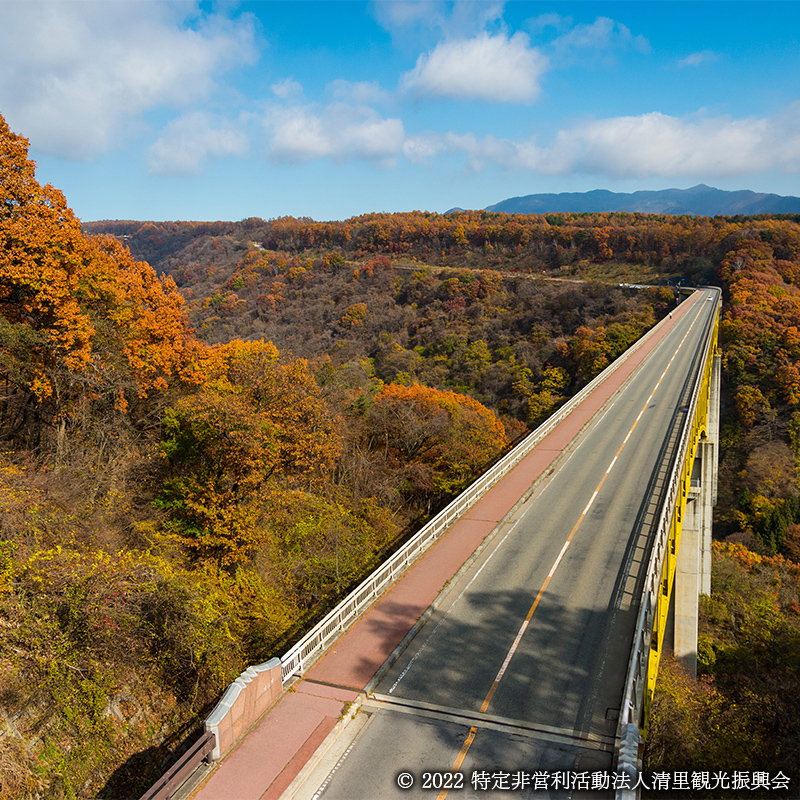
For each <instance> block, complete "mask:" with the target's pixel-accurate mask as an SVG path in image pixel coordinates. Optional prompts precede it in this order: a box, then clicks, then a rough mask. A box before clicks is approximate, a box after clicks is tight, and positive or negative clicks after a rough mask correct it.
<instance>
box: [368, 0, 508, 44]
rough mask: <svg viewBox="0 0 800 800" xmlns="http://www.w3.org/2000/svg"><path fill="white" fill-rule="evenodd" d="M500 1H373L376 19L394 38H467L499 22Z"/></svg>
mask: <svg viewBox="0 0 800 800" xmlns="http://www.w3.org/2000/svg"><path fill="white" fill-rule="evenodd" d="M504 6H505V2H503V0H454V2H445V1H444V0H374V1H373V3H372V9H373V14H374V16H375V19H376V20H377V21H378V23H379V24H380V25H382V26H383V27H384V28H385V29H386V30H387V31H389V32H390V33H391V34H392V35H393V36H397V35H409V34H414V35H416V36H422V37H423V38H427V35H429V34H430V33H431V32H436V35H438V36H442V35H444V36H447V37H450V38H462V39H466V38H469V37H471V36H474V35H475V34H476V33H479V32H480V31H482V30H484V29H485V28H486V27H487V26H489V25H492V24H494V23H497V22H498V21H500V20H501V19H502V16H503V7H504Z"/></svg>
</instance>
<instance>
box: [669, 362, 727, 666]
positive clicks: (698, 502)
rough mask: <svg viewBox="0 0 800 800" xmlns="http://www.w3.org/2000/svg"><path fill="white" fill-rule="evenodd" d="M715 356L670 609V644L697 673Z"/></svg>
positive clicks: (711, 492)
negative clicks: (706, 422)
mask: <svg viewBox="0 0 800 800" xmlns="http://www.w3.org/2000/svg"><path fill="white" fill-rule="evenodd" d="M720 368H721V364H720V356H719V355H715V356H714V364H713V369H712V373H711V387H710V398H709V407H708V425H707V429H706V435H705V436H704V437H703V438H701V440H700V441H699V442H698V444H697V452H696V454H695V460H694V464H693V465H692V477H691V488H690V490H689V496H688V498H687V503H686V513H685V515H684V518H683V525H682V530H681V538H680V545H679V547H678V554H677V561H676V566H675V586H674V589H673V593H672V608H671V609H670V611H671V614H670V617H671V621H672V624H671V625H670V624H669V623H668V626H667V631H666V633H667V636H668V637H669V635H670V633H671V634H672V636H671V639H672V647H673V651H674V653H675V656H676V658H678V659H680V660H681V661H682V662H683V664H684V666H685V667H686V669H687V670H688V671H689V673H690V674H691V675H693V676H696V675H697V631H698V611H699V598H700V595H701V594H706V595H709V594H711V528H712V518H713V507H714V506H715V505H716V502H717V470H718V465H719V389H720Z"/></svg>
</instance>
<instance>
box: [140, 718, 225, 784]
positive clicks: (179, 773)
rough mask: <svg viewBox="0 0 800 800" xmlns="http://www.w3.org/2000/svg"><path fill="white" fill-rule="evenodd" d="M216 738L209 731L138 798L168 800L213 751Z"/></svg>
mask: <svg viewBox="0 0 800 800" xmlns="http://www.w3.org/2000/svg"><path fill="white" fill-rule="evenodd" d="M215 743H216V737H215V736H214V734H213V733H211V732H210V731H206V732H205V733H203V735H202V736H201V737H200V738H199V739H198V740H197V741H196V742H195V743H194V744H193V745H192V746H191V747H190V748H189V749H188V750H187V751H186V752H185V753H184V754H183V755H182V756H181V757H180V758H179V759H178V760H177V761H176V762H175V764H173V765H172V766H171V767H170V768H169V769H168V770H167V771H166V772H165V773H164V774H163V775H162V776H161V777H160V778H159V779H158V780H157V781H156V782H155V783H154V784H153V785H152V786H151V787H150V788H149V789H148V790H147V791H146V792H145V793H144V794H143V795H142V796H141V798H140V800H170V798H171V797H172V796H173V795H174V793H175V791H176V790H177V789H179V788H180V786H181V784H183V783H184V782H185V781H186V779H187V778H188V777H189V776H190V775H191V774H192V773H193V772H194V771H195V770H196V769H197V768H198V767H199V766H200V762H202V761H204V760H205V759H206V758H207V757H208V756H209V755H210V753H211V751H212V750H213V749H214V745H215Z"/></svg>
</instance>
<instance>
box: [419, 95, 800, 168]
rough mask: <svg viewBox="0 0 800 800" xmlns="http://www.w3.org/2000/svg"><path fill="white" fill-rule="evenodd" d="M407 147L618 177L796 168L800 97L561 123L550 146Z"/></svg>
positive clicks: (422, 143)
mask: <svg viewBox="0 0 800 800" xmlns="http://www.w3.org/2000/svg"><path fill="white" fill-rule="evenodd" d="M404 154H405V155H406V157H407V158H408V159H409V160H411V161H413V162H416V163H425V162H427V161H430V160H432V159H434V158H435V157H437V156H438V155H440V154H450V155H453V154H459V155H462V156H463V157H464V158H465V159H466V164H467V166H468V167H469V169H471V170H473V171H479V170H482V169H484V168H486V167H487V166H496V167H500V168H501V169H508V170H525V171H533V172H539V173H542V174H548V175H575V174H587V175H597V176H603V177H607V178H614V179H621V178H639V179H641V178H648V177H683V176H691V177H694V178H697V179H704V178H724V177H732V176H737V175H747V174H752V173H756V172H760V171H764V170H777V171H781V172H784V173H794V172H798V171H800V102H797V103H794V104H792V105H791V106H789V107H788V108H787V109H786V110H785V111H783V112H782V113H780V114H777V115H775V116H772V117H767V118H756V117H748V118H745V119H739V120H735V119H730V118H728V117H705V116H702V115H695V116H692V117H686V118H679V117H670V116H667V115H665V114H661V113H658V112H653V113H649V114H642V115H640V116H630V117H615V118H610V119H605V120H592V121H588V122H583V123H579V124H577V125H575V126H574V127H572V128H568V129H564V130H561V131H560V132H559V133H558V134H557V135H556V137H555V139H554V141H553V143H552V144H551V145H550V146H542V145H539V144H538V143H537V142H536V141H535V140H534V139H523V140H517V141H514V140H510V139H499V138H497V137H494V136H487V137H484V138H482V139H478V138H477V137H475V136H473V135H472V134H456V133H449V134H435V133H429V134H423V135H419V136H415V137H411V138H410V139H409V140H408V141H407V142H406V143H405V146H404Z"/></svg>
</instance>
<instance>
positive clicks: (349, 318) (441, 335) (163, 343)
mask: <svg viewBox="0 0 800 800" xmlns="http://www.w3.org/2000/svg"><path fill="white" fill-rule="evenodd" d="M128 248H130V251H129V250H128ZM145 262H148V263H145ZM667 277H668V278H670V279H671V280H672V282H673V284H674V283H677V282H680V281H681V280H682V281H683V282H685V283H700V282H712V281H719V282H721V283H722V285H723V290H724V298H725V303H726V305H725V318H724V321H723V324H722V326H721V339H722V342H723V346H724V348H725V350H724V357H725V377H724V384H725V387H724V388H725V397H726V409H725V425H724V436H723V445H724V449H723V457H722V475H721V478H722V484H721V492H720V498H721V502H720V507H719V509H718V520H717V523H716V527H717V534H718V535H719V536H720V537H722V536H725V537H728V539H729V542H728V543H726V544H725V545H724V546H721V548H720V549H719V551H718V556H717V561H716V573H715V587H716V590H715V597H714V598H712V600H711V601H709V603H708V604H707V607H706V621H705V629H704V634H703V635H704V638H703V640H702V651H701V661H702V669H703V673H704V682H701V683H700V684H696V685H694V684H693V685H692V687H693V688H692V692H696V694H691V697H692V698H695V699H694V700H692V701H691V703H694V705H692V704H691V703H689V701H688V700H686V698H687V697H689V696H690V695H689V694H687V693H686V692H684V691H683V690H680V691H679V692H677V693H676V692H675V691H674V689H671V688H670V687H674V685H676V684H675V681H685V680H686V679H685V678H683V677H680V676H679V675H678V677H674V678H670V680H672V681H673V683H670V682H669V681H667V683H665V688H664V689H663V690H662V694H661V695H660V697H661V699H660V700H659V702H660V703H661V705H660V706H659V716H657V717H656V718H655V719H654V724H653V733H652V736H651V741H652V743H653V746H652V748H651V752H650V759H651V764H652V765H656V766H658V765H660V764H663V763H667V761H668V758H671V757H672V756H671V755H669V754H671V753H674V752H676V750H675V747H678V746H679V745H680V747H681V748H682V749H680V750H679V752H681V753H683V756H682V757H681V759H680V764H681V766H684V767H685V768H692V766H693V765H699V764H701V763H703V764H712V765H713V764H715V763H717V762H716V761H715V759H719V758H722V754H724V753H726V752H727V750H726V743H727V742H731V741H736V742H737V743H739V742H740V741H741V737H742V731H744V730H757V732H758V736H759V739H758V741H757V743H754V744H753V746H752V747H750V749H747V748H746V746H745V745H742V747H741V748H740V750H739V751H737V752H745V751H746V752H747V753H749V755H748V758H750V762H748V763H752V764H753V765H754V768H755V767H758V768H761V769H772V770H775V769H778V768H780V769H783V770H784V772H786V773H787V774H790V770H792V769H795V766H794V765H796V764H797V753H798V741H800V733H799V731H798V722H797V720H798V719H800V715H798V714H797V713H795V710H794V707H793V706H792V705H791V702H792V701H791V700H790V698H791V697H792V696H794V697H797V696H800V692H798V689H800V687H798V668H799V667H800V644H799V642H800V638H799V636H800V635H799V634H798V630H800V622H799V620H800V578H798V568H797V567H796V561H797V559H798V558H800V553H798V549H799V548H800V544H798V542H800V533H799V532H800V501H798V498H797V495H798V489H797V484H796V480H797V476H796V465H797V463H798V457H800V333H798V331H800V288H798V285H797V282H798V280H800V224H798V220H797V219H795V218H780V219H778V218H771V217H764V218H741V219H739V218H714V219H708V218H694V217H680V218H674V217H650V216H644V215H627V214H595V215H579V214H555V215H547V216H524V215H517V216H513V215H505V214H489V213H486V212H464V213H458V214H449V215H438V214H423V213H409V214H395V215H386V214H371V215H366V216H364V217H358V218H354V219H351V220H347V221H344V222H333V223H321V222H314V221H312V220H306V219H300V220H297V219H279V220H272V221H264V220H260V219H255V218H254V219H249V220H244V221H242V222H238V223H229V222H214V223H191V222H187V223H142V222H99V223H90V224H86V225H84V226H83V229H82V228H81V225H80V223H79V221H78V220H77V219H76V218H75V217H74V215H73V214H72V212H71V211H70V210H69V208H68V206H67V204H66V201H65V199H64V198H63V196H62V195H61V194H60V193H59V192H58V191H57V190H55V189H53V188H52V187H50V186H45V187H42V186H40V185H39V184H38V183H37V181H36V179H35V175H34V165H33V164H32V162H31V161H30V160H29V159H28V158H27V143H26V141H25V140H24V139H23V138H21V137H19V136H17V135H15V134H13V133H12V132H10V131H9V129H8V127H7V126H6V125H5V122H4V121H2V118H0V379H1V380H2V383H3V393H2V397H1V398H0V403H2V414H1V415H0V437H2V445H3V447H2V453H1V454H0V687H2V689H0V732H4V733H1V734H0V797H3V798H6V797H8V798H23V797H29V798H34V797H46V798H50V797H53V798H56V797H106V798H126V797H132V798H136V797H138V796H139V795H140V794H141V792H142V790H143V789H144V788H146V787H147V786H148V785H149V784H150V783H151V782H152V780H153V779H154V778H155V777H156V776H157V775H158V774H160V773H161V772H162V771H163V769H164V768H165V766H166V765H167V764H168V763H169V760H170V758H172V757H174V754H175V753H176V752H177V751H178V750H179V749H180V746H181V742H182V741H183V740H184V739H185V738H186V737H187V736H191V735H192V734H193V733H194V732H195V731H196V730H197V729H198V727H199V725H200V723H201V721H202V719H203V717H204V716H205V714H206V713H207V712H208V710H209V709H210V708H211V707H212V706H213V704H214V702H215V701H216V699H217V698H218V697H219V695H220V693H221V691H222V690H223V689H224V688H225V686H226V685H227V683H228V682H229V681H230V680H231V679H232V678H233V677H235V676H236V675H237V674H238V673H239V672H240V671H241V670H242V669H243V668H244V667H245V666H246V665H247V664H249V663H253V662H258V661H263V660H264V659H266V658H268V657H270V656H272V655H276V654H280V653H281V652H282V651H283V649H284V648H285V647H286V644H287V642H289V641H290V640H291V639H293V638H294V637H295V636H297V635H298V634H299V633H300V631H301V630H302V629H303V627H304V626H307V625H308V624H309V623H310V621H311V620H313V619H314V618H315V616H317V615H319V614H320V613H321V612H322V611H323V610H324V609H325V608H327V607H328V606H329V605H330V604H331V603H332V602H334V601H335V599H336V598H337V597H338V596H340V595H341V594H342V593H343V592H346V591H347V589H348V587H349V586H351V585H352V584H353V583H354V582H355V581H357V580H358V579H359V578H360V577H361V576H362V575H364V574H365V573H366V572H368V571H369V570H370V569H371V567H372V566H373V565H375V564H376V563H377V562H378V561H379V560H380V559H381V558H382V557H383V556H384V555H385V554H386V553H387V552H388V551H389V550H390V549H391V548H392V547H394V546H396V545H397V544H398V542H400V541H402V539H403V537H404V536H405V535H407V534H408V533H409V532H410V531H411V530H413V529H414V527H415V526H416V525H418V524H419V522H421V521H422V520H424V519H425V518H426V517H428V516H429V515H430V514H431V513H433V512H434V511H435V510H436V509H437V508H438V507H440V506H441V504H442V503H444V502H446V500H447V499H448V498H449V497H451V496H452V494H453V493H455V492H457V491H458V490H459V489H460V488H461V487H463V486H464V485H466V484H467V483H468V482H469V481H470V480H471V479H472V478H473V477H474V476H475V475H477V474H478V473H479V472H480V471H481V470H482V469H483V468H484V467H485V466H487V465H488V464H490V463H491V462H492V461H493V460H495V459H496V458H497V457H498V456H499V455H500V454H501V453H502V452H504V450H505V449H506V448H508V447H509V446H510V445H511V443H512V442H513V441H514V440H515V439H517V438H518V437H519V436H521V435H522V434H523V433H524V432H525V431H526V429H527V428H528V427H530V426H533V425H535V424H536V423H537V422H538V421H540V420H541V419H543V418H544V417H545V416H546V415H547V414H548V413H550V412H551V411H552V410H553V409H554V408H556V407H557V406H558V405H559V404H560V403H562V402H563V401H564V400H565V398H567V397H568V396H569V395H570V394H572V393H573V392H574V391H576V390H577V389H578V388H580V387H581V386H582V385H583V384H585V383H586V382H587V381H588V380H590V379H591V378H592V377H593V376H594V375H596V374H597V373H598V372H600V371H601V370H602V369H603V368H604V367H605V366H606V365H607V364H608V363H609V362H610V361H611V360H612V359H613V358H614V357H615V356H617V355H618V354H619V353H621V352H623V351H624V349H625V348H626V347H628V346H629V345H630V344H631V343H632V342H633V341H635V340H636V338H638V337H639V336H640V335H641V334H642V333H643V332H644V331H645V330H647V329H648V328H649V327H650V326H651V325H652V324H653V323H654V322H655V321H656V320H657V319H658V318H660V317H661V316H663V315H664V314H666V313H667V312H668V311H669V309H670V308H672V307H673V306H674V303H675V290H674V288H673V287H671V286H662V287H660V288H653V289H635V288H627V287H625V286H622V285H621V284H629V283H631V284H632V283H639V282H646V283H654V284H657V283H658V282H659V281H661V280H662V279H664V278H667ZM665 674H667V675H668V676H672V675H674V674H675V675H677V674H678V673H673V672H672V671H668V672H667V673H665ZM712 685H713V689H714V692H713V694H712V693H710V690H708V691H706V687H708V686H712ZM674 697H677V700H678V701H681V702H684V701H685V704H684V706H680V703H678V704H677V705H676V704H675V703H672V704H670V698H674ZM686 703H689V705H686ZM703 703H705V704H706V705H705V706H703V705H702V704H703ZM712 705H713V709H714V711H715V714H716V716H713V717H712V719H713V724H711V723H710V724H709V725H708V726H706V727H704V728H703V729H702V731H700V732H699V733H698V731H697V729H696V728H695V727H693V726H694V725H696V721H695V720H694V717H693V716H692V714H691V713H686V708H687V707H690V710H693V709H697V708H701V707H703V708H705V709H706V710H708V709H709V708H711V707H712ZM765 709H766V710H765ZM698 737H702V741H701V739H699V738H698ZM756 745H757V746H756ZM665 753H666V754H668V758H667V757H665V756H664V754H665ZM665 758H666V760H665ZM742 758H744V756H742ZM731 759H733V756H732V755H731ZM689 762H691V763H689ZM674 763H675V764H676V765H677V764H678V763H679V761H675V762H674ZM731 763H733V762H731ZM718 768H719V769H725V768H727V762H726V763H725V764H722V763H720V764H719V766H718ZM739 768H742V769H744V768H746V766H741V767H739ZM792 774H796V770H795V773H792ZM795 785H796V784H795Z"/></svg>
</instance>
